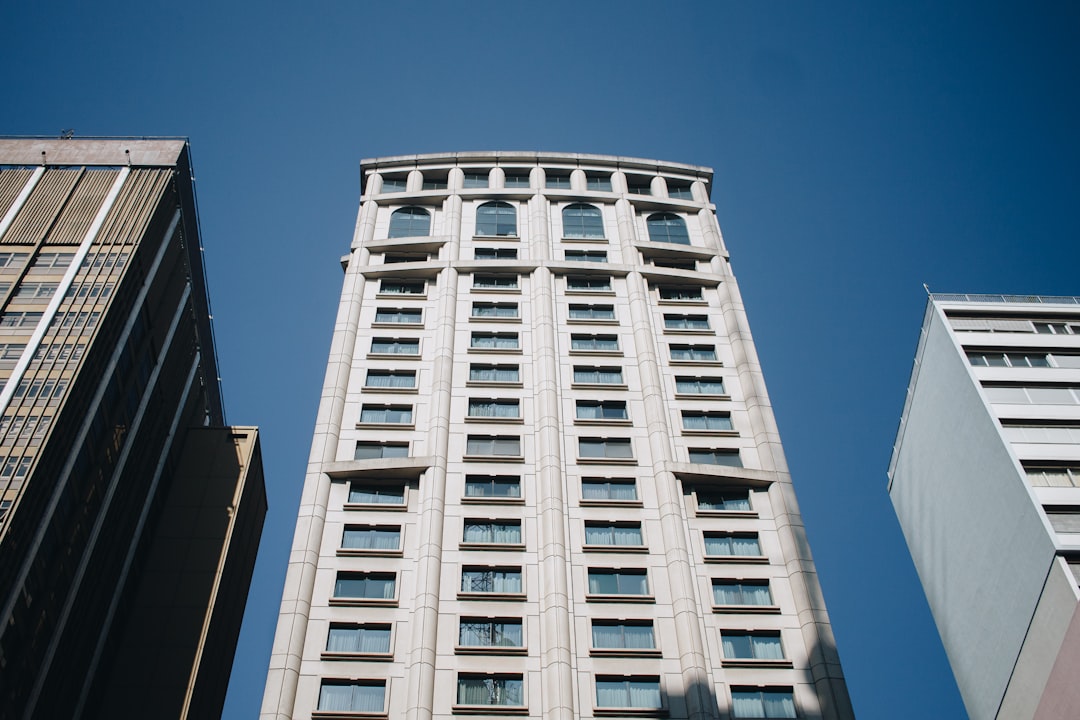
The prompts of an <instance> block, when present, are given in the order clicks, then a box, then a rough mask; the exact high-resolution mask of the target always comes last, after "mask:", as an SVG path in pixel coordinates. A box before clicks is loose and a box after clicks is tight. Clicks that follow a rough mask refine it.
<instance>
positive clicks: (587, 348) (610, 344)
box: [570, 335, 619, 352]
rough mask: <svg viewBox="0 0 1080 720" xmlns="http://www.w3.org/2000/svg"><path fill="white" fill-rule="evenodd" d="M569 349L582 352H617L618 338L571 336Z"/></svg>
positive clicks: (607, 336)
mask: <svg viewBox="0 0 1080 720" xmlns="http://www.w3.org/2000/svg"><path fill="white" fill-rule="evenodd" d="M570 349H571V350H578V351H582V352H617V351H618V350H619V338H618V336H616V335H571V336H570Z"/></svg>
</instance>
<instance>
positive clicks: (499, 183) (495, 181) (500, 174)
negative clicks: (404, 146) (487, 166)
mask: <svg viewBox="0 0 1080 720" xmlns="http://www.w3.org/2000/svg"><path fill="white" fill-rule="evenodd" d="M488 187H489V188H492V189H495V190H502V189H503V188H504V187H506V173H505V172H504V171H503V169H502V168H501V167H493V168H491V172H489V173H488Z"/></svg>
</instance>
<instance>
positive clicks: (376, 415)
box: [360, 405, 413, 425]
mask: <svg viewBox="0 0 1080 720" xmlns="http://www.w3.org/2000/svg"><path fill="white" fill-rule="evenodd" d="M412 421H413V409H412V406H411V405H364V406H363V407H362V408H361V409H360V422H362V423H381V424H387V425H411V424H412Z"/></svg>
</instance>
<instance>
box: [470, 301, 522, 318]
mask: <svg viewBox="0 0 1080 720" xmlns="http://www.w3.org/2000/svg"><path fill="white" fill-rule="evenodd" d="M472 317H474V318H518V317H521V313H520V312H519V311H518V304H517V303H473V304H472Z"/></svg>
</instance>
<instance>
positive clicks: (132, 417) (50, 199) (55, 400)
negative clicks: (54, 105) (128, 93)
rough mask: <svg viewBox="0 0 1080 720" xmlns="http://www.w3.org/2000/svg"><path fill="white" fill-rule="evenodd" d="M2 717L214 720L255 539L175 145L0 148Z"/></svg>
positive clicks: (246, 456) (246, 449) (250, 494)
mask: <svg viewBox="0 0 1080 720" xmlns="http://www.w3.org/2000/svg"><path fill="white" fill-rule="evenodd" d="M0 303H2V307H0V347H2V353H0V380H2V381H3V388H2V390H0V455H2V458H0V718H4V719H5V720H6V719H7V718H59V717H63V718H79V717H99V716H105V715H110V716H115V717H120V716H127V715H130V713H131V712H132V709H133V708H136V707H137V708H138V712H139V714H140V715H143V716H148V717H160V718H167V717H175V718H183V717H192V718H195V717H198V718H206V717H216V716H219V715H220V713H221V709H222V705H223V703H224V699H225V692H226V687H227V685H228V677H229V672H230V671H231V665H232V657H233V652H234V651H235V647H236V640H237V634H238V632H239V627H240V620H241V617H242V614H243V609H244V604H245V601H246V596H247V588H248V585H249V582H250V579H251V573H252V569H253V566H254V561H255V554H256V550H257V547H258V542H259V537H260V534H261V528H262V523H263V519H264V517H265V514H266V494H265V488H264V485H263V475H262V464H261V456H260V450H259V438H258V432H257V430H256V429H255V428H251V427H227V426H225V425H224V422H225V414H224V408H223V407H222V402H221V395H220V389H219V386H218V371H217V358H216V357H215V351H214V344H213V335H212V329H211V324H210V312H209V300H208V297H207V290H206V286H205V278H204V273H203V266H202V247H201V244H200V241H199V226H198V218H197V216H196V204H195V195H194V187H193V184H192V173H191V166H190V154H189V148H188V145H187V142H186V141H185V140H182V139H147V138H140V139H136V138H94V139H88V138H79V139H71V138H63V139H56V138H52V139H49V138H0Z"/></svg>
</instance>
